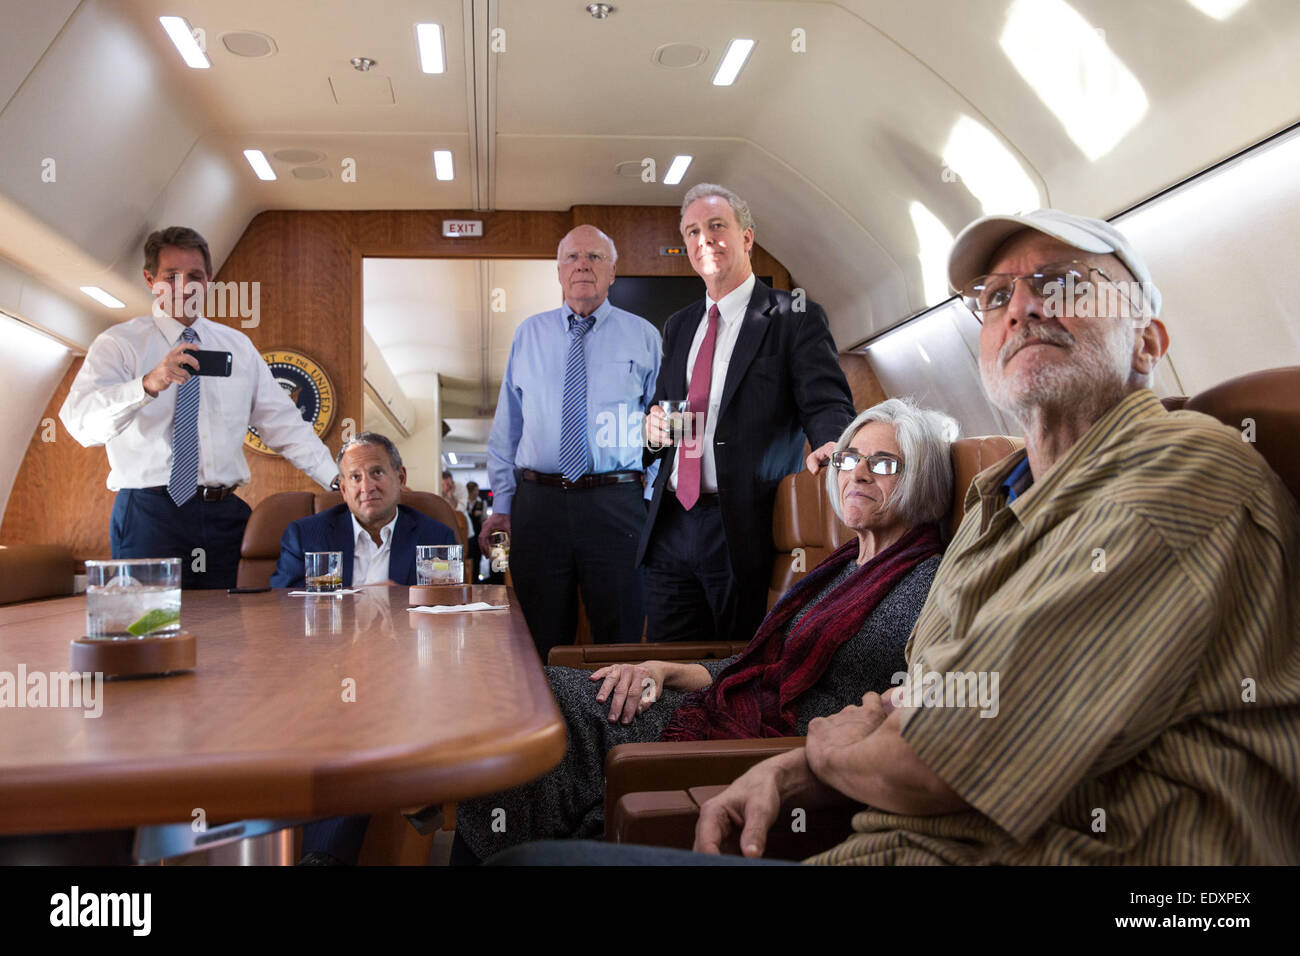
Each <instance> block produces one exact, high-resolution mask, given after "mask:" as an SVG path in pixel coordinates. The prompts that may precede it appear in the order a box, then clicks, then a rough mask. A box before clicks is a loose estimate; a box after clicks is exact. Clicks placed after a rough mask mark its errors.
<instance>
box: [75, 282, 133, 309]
mask: <svg viewBox="0 0 1300 956" xmlns="http://www.w3.org/2000/svg"><path fill="white" fill-rule="evenodd" d="M81 291H82V292H84V293H86V295H88V296H90V297H91V298H92V299H94V300H95V301H96V302H98V303H99V304H100V305H106V306H108V307H109V308H110V309H125V308H126V303H125V302H122V301H121V300H119V299H115V298H113V297H112V296H111V295H109V294H108V293H107V292H105V291H104V290H103V289H101V288H100V287H99V286H97V285H83V286H82V287H81Z"/></svg>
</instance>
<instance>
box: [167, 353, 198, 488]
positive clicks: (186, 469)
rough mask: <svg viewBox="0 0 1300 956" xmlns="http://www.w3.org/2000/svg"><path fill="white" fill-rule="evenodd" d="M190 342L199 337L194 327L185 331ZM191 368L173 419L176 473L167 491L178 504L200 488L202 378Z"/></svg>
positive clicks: (174, 472)
mask: <svg viewBox="0 0 1300 956" xmlns="http://www.w3.org/2000/svg"><path fill="white" fill-rule="evenodd" d="M181 338H182V339H184V340H185V341H186V342H194V341H197V340H198V335H196V334H195V332H194V330H193V329H186V330H185V331H184V332H182V333H181ZM186 368H187V369H189V366H186ZM193 371H194V370H193V369H190V377H189V378H188V379H186V380H185V381H184V382H182V383H181V384H180V385H179V386H177V389H176V417H175V418H173V419H172V473H171V477H170V478H169V479H168V480H167V494H169V495H170V496H171V499H172V501H174V502H176V504H177V506H178V507H179V506H180V505H183V504H185V502H187V501H189V500H190V499H191V498H193V497H194V496H195V495H196V494H198V490H199V387H200V381H201V380H200V379H199V377H198V376H197V375H195V374H193Z"/></svg>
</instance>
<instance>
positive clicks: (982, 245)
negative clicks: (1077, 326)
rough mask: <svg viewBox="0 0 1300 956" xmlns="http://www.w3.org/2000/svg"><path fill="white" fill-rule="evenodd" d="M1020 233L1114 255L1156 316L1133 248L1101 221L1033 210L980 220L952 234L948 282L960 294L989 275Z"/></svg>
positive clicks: (1155, 292)
mask: <svg viewBox="0 0 1300 956" xmlns="http://www.w3.org/2000/svg"><path fill="white" fill-rule="evenodd" d="M1021 229H1033V230H1036V231H1037V232H1041V233H1043V234H1044V235H1047V236H1051V237H1052V238H1054V239H1060V240H1061V241H1062V242H1064V243H1068V244H1069V245H1071V246H1074V247H1075V248H1076V249H1081V250H1082V251H1084V252H1091V253H1095V254H1103V253H1113V254H1114V255H1115V256H1116V258H1118V259H1119V261H1120V262H1122V263H1124V265H1125V266H1126V267H1127V268H1128V271H1129V272H1130V273H1132V274H1133V278H1134V279H1136V280H1137V281H1138V282H1140V283H1141V284H1142V291H1143V293H1144V295H1145V297H1146V301H1147V305H1148V306H1149V307H1150V309H1151V314H1152V315H1159V314H1160V302H1161V297H1160V290H1159V289H1158V288H1156V284H1155V283H1154V282H1153V281H1151V270H1150V269H1148V268H1147V264H1146V263H1145V262H1144V261H1143V260H1142V257H1141V256H1140V255H1138V251H1137V249H1135V248H1134V247H1133V244H1132V243H1130V242H1129V241H1128V239H1126V238H1125V237H1124V234H1123V233H1121V232H1120V231H1119V230H1118V229H1116V228H1115V227H1114V226H1112V225H1111V224H1110V223H1108V222H1106V221H1105V220H1103V219H1088V218H1086V217H1084V216H1073V215H1071V214H1070V213H1068V212H1062V211H1061V210H1059V209H1036V210H1034V211H1033V212H1030V213H1026V214H1025V215H1023V216H984V217H983V218H981V219H976V220H975V221H974V222H972V223H971V224H970V225H969V226H967V227H966V228H965V229H963V230H962V231H961V232H960V233H958V234H957V238H956V239H955V240H954V241H953V244H952V252H950V253H949V254H948V281H949V282H950V283H951V284H952V287H953V288H954V289H960V288H961V287H962V286H964V285H965V284H966V283H967V282H969V281H970V280H971V279H974V278H976V277H978V276H981V275H983V274H984V273H986V272H987V271H988V265H989V260H990V259H991V258H992V257H993V253H995V252H997V250H998V248H999V247H1001V245H1002V243H1004V242H1006V241H1007V240H1008V239H1010V238H1011V237H1012V236H1013V235H1015V234H1016V233H1017V232H1019V231H1020V230H1021Z"/></svg>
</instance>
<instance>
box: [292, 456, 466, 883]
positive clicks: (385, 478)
mask: <svg viewBox="0 0 1300 956" xmlns="http://www.w3.org/2000/svg"><path fill="white" fill-rule="evenodd" d="M338 465H339V491H341V492H342V493H343V504H341V505H335V506H334V507H333V508H330V509H329V510H328V511H322V512H321V513H320V514H318V515H312V516H311V517H310V518H299V519H298V520H297V521H295V522H294V523H293V524H291V525H289V527H288V528H286V529H285V532H284V537H283V538H281V539H280V560H279V562H277V564H276V566H275V573H274V574H272V575H271V586H272V587H277V588H286V587H287V588H294V587H302V586H303V585H304V583H305V579H304V572H303V555H304V554H305V553H306V552H308V551H342V552H343V569H342V570H343V586H344V587H352V586H354V585H355V586H358V587H359V586H361V585H365V584H406V585H410V584H415V583H416V575H415V548H416V545H421V544H455V543H456V535H455V534H454V533H453V532H452V530H451V529H450V528H448V527H447V526H446V525H445V524H443V523H442V522H441V521H435V520H433V519H432V518H430V517H428V516H427V515H424V514H421V513H420V512H418V511H416V510H415V509H413V508H408V507H406V505H401V504H398V499H399V498H400V497H401V494H402V489H403V488H404V487H405V486H406V468H405V466H403V464H402V456H401V455H400V454H399V453H398V451H397V448H396V446H394V445H393V443H392V442H391V441H390V440H389V439H388V438H386V437H385V436H383V435H380V434H378V433H377V432H362V433H361V434H359V435H357V436H356V437H355V438H351V439H349V440H348V441H345V442H344V443H343V447H342V448H340V449H339V454H338ZM369 823H370V817H369V816H367V815H364V814H361V815H355V816H349V817H332V818H330V819H328V820H317V821H316V822H314V823H309V824H307V826H306V827H305V828H304V831H303V841H302V849H303V855H302V859H301V860H299V864H300V865H308V866H322V865H331V864H355V863H356V861H357V858H358V857H359V856H360V854H361V843H362V840H363V839H364V838H365V835H366V827H367V826H368V825H369Z"/></svg>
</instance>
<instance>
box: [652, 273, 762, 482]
mask: <svg viewBox="0 0 1300 956" xmlns="http://www.w3.org/2000/svg"><path fill="white" fill-rule="evenodd" d="M756 281H757V278H756V277H755V275H754V274H753V273H752V272H751V273H750V274H749V278H748V279H746V280H745V281H744V282H742V283H741V284H740V285H738V286H736V288H734V289H732V290H731V291H730V292H728V293H727V294H726V295H724V296H723V297H722V298H721V299H719V300H718V301H717V302H716V303H715V302H714V301H713V300H712V299H711V298H709V297H708V296H707V295H706V296H705V297H704V318H703V319H701V320H700V325H699V328H697V329H696V330H695V338H694V339H693V340H692V341H691V351H690V354H689V355H688V356H687V357H686V391H687V394H689V393H690V390H691V376H692V375H693V374H694V372H695V359H696V357H697V356H698V355H699V354H700V348H701V346H703V345H704V336H705V335H707V334H708V331H709V309H711V308H713V306H714V305H716V306H717V307H718V336H717V338H716V339H714V340H713V376H712V377H711V378H710V379H709V410H708V412H707V413H706V414H705V416H704V443H703V447H702V449H701V452H702V453H701V455H700V491H701V492H702V493H704V494H714V493H716V492H717V490H718V463H717V461H716V460H715V459H714V457H713V436H714V434H715V433H716V432H717V430H718V411H719V409H721V408H722V389H723V388H724V387H725V386H726V384H727V367H728V366H729V365H730V364H731V352H732V350H733V349H735V347H736V339H737V337H738V336H739V335H740V327H741V325H743V324H744V321H745V312H746V311H748V309H749V298H750V296H752V295H753V294H754V283H755V282H756ZM685 397H686V396H685V395H683V396H682V398H685ZM678 460H679V456H673V473H672V474H671V475H669V476H668V488H669V490H671V491H676V490H677V465H678Z"/></svg>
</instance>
